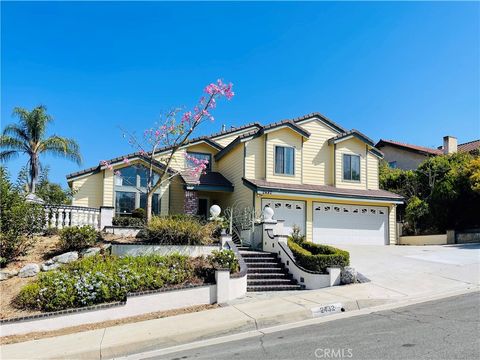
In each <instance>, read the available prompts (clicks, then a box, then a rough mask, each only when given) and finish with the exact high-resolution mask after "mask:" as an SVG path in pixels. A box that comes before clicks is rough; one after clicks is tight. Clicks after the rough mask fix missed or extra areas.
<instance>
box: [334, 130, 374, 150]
mask: <svg viewBox="0 0 480 360" xmlns="http://www.w3.org/2000/svg"><path fill="white" fill-rule="evenodd" d="M348 136H355V137H356V138H359V139H360V140H362V141H364V142H366V143H367V144H368V145H370V146H373V145H374V142H373V140H372V139H370V138H369V137H368V136H367V135H365V134H363V133H361V132H360V131H358V130H356V129H352V130H350V131H346V132H344V133H341V134H338V135H337V136H334V137H332V138H331V139H329V140H328V142H329V143H330V144H331V143H335V142H336V141H337V140H341V139H343V138H346V137H348Z"/></svg>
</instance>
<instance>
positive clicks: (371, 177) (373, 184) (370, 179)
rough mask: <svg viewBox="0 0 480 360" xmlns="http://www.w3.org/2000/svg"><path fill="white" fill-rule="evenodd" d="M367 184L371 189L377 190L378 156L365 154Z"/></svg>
mask: <svg viewBox="0 0 480 360" xmlns="http://www.w3.org/2000/svg"><path fill="white" fill-rule="evenodd" d="M367 185H368V188H369V189H371V190H378V157H376V156H375V155H372V154H371V153H368V154H367Z"/></svg>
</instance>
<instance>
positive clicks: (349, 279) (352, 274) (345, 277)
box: [340, 266, 357, 285]
mask: <svg viewBox="0 0 480 360" xmlns="http://www.w3.org/2000/svg"><path fill="white" fill-rule="evenodd" d="M340 282H341V283H342V284H344V285H345V284H353V283H356V282H357V270H355V269H354V268H353V267H351V266H345V267H344V268H343V270H342V272H341V273H340Z"/></svg>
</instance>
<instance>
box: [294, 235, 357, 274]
mask: <svg viewBox="0 0 480 360" xmlns="http://www.w3.org/2000/svg"><path fill="white" fill-rule="evenodd" d="M288 247H289V248H290V250H291V251H292V253H293V256H294V257H295V261H296V262H297V264H298V265H300V266H301V267H303V268H305V269H307V270H310V271H315V272H320V273H326V272H327V268H328V267H345V266H348V265H350V254H349V253H348V251H345V250H340V249H337V248H335V247H333V246H328V245H319V244H314V243H311V242H306V241H303V242H300V243H297V242H295V241H293V240H292V239H288Z"/></svg>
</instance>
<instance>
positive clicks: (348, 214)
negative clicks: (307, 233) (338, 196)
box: [313, 202, 388, 245]
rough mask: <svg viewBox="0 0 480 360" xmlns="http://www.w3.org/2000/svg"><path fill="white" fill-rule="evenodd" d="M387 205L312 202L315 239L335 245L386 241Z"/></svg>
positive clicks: (371, 243) (369, 243) (378, 243)
mask: <svg viewBox="0 0 480 360" xmlns="http://www.w3.org/2000/svg"><path fill="white" fill-rule="evenodd" d="M387 233H388V208H386V207H379V206H355V205H343V204H327V203H320V202H314V203H313V242H315V243H317V244H332V245H347V244H348V245H385V244H387V243H388V242H387V239H388V235H387Z"/></svg>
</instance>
